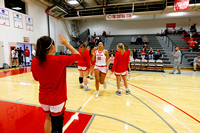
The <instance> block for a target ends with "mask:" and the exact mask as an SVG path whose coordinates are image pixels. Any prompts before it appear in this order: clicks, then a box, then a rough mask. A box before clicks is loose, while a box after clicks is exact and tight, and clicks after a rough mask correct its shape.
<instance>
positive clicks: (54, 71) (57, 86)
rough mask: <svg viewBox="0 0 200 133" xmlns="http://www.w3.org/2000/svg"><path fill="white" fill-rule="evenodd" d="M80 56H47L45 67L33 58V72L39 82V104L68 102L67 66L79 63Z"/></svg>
mask: <svg viewBox="0 0 200 133" xmlns="http://www.w3.org/2000/svg"><path fill="white" fill-rule="evenodd" d="M79 57H80V55H71V56H67V55H60V56H55V55H47V56H46V61H45V62H44V63H43V66H40V64H39V60H38V59H37V58H33V60H32V63H31V71H32V75H33V77H34V79H35V80H37V81H39V84H40V86H39V102H40V103H41V104H46V105H52V106H54V105H58V104H61V103H62V102H65V101H66V100H67V85H66V66H67V65H69V64H71V63H73V62H75V61H77V60H78V59H79Z"/></svg>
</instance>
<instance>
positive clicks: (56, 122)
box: [50, 111, 64, 133]
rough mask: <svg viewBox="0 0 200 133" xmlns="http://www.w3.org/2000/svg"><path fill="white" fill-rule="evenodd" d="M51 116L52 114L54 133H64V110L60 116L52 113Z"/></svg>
mask: <svg viewBox="0 0 200 133" xmlns="http://www.w3.org/2000/svg"><path fill="white" fill-rule="evenodd" d="M50 116H51V126H52V133H62V128H63V120H64V111H63V114H62V115H59V116H52V115H50Z"/></svg>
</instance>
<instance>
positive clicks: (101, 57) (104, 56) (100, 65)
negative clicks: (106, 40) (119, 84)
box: [92, 42, 109, 98]
mask: <svg viewBox="0 0 200 133" xmlns="http://www.w3.org/2000/svg"><path fill="white" fill-rule="evenodd" d="M103 46H104V44H103V42H99V44H98V50H96V51H95V54H94V56H93V59H92V60H93V61H94V59H95V58H96V63H95V67H94V73H95V86H96V94H95V97H96V98H97V97H99V83H100V84H101V85H104V88H106V83H105V81H104V80H105V77H106V73H107V71H108V67H109V54H108V51H107V50H105V49H103Z"/></svg>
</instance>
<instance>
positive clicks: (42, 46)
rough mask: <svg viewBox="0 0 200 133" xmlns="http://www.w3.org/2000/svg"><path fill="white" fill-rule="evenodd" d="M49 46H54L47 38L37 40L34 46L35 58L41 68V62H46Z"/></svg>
mask: <svg viewBox="0 0 200 133" xmlns="http://www.w3.org/2000/svg"><path fill="white" fill-rule="evenodd" d="M51 45H55V44H54V41H53V40H52V39H51V38H50V37H49V36H42V37H40V38H39V39H38V40H37V44H36V57H37V59H38V60H39V63H40V65H41V66H42V64H43V62H44V61H46V55H47V54H48V52H49V50H50V48H51Z"/></svg>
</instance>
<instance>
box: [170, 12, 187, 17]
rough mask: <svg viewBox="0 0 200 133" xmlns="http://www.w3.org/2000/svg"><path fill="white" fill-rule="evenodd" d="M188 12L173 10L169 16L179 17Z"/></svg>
mask: <svg viewBox="0 0 200 133" xmlns="http://www.w3.org/2000/svg"><path fill="white" fill-rule="evenodd" d="M186 14H187V13H186V12H173V13H168V14H167V16H172V17H178V16H183V15H186Z"/></svg>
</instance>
